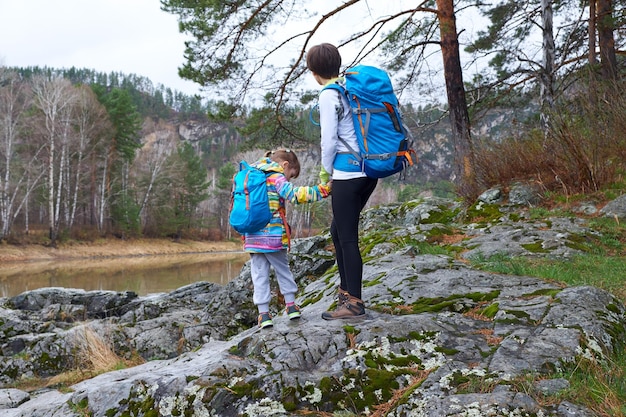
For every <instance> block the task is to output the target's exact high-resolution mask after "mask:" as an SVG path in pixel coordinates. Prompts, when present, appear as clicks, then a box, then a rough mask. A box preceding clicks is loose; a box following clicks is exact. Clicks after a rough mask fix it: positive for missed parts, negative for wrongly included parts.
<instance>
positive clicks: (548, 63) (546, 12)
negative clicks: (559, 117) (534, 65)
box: [540, 0, 555, 137]
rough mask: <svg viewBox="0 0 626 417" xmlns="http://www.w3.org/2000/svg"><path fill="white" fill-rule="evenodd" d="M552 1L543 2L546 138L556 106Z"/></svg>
mask: <svg viewBox="0 0 626 417" xmlns="http://www.w3.org/2000/svg"><path fill="white" fill-rule="evenodd" d="M552 17H553V13H552V0H541V20H542V25H543V72H542V74H541V115H540V119H541V126H542V128H543V132H544V137H545V136H547V135H548V129H549V127H550V116H549V111H550V110H551V109H552V108H553V106H554V54H555V51H554V30H553V26H552Z"/></svg>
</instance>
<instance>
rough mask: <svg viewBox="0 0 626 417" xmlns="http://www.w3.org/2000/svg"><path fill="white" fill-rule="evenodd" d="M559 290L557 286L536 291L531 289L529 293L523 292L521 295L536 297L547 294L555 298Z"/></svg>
mask: <svg viewBox="0 0 626 417" xmlns="http://www.w3.org/2000/svg"><path fill="white" fill-rule="evenodd" d="M561 291H562V290H561V289H558V288H543V289H540V290H537V291H533V292H531V293H530V294H524V295H523V297H537V296H543V295H547V296H549V297H552V298H556V297H557V295H559V293H560V292H561Z"/></svg>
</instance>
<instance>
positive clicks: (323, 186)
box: [317, 182, 331, 198]
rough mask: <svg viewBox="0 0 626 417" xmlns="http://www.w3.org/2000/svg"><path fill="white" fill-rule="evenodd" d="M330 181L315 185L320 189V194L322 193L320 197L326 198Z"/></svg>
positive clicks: (328, 193)
mask: <svg viewBox="0 0 626 417" xmlns="http://www.w3.org/2000/svg"><path fill="white" fill-rule="evenodd" d="M330 184H331V183H330V182H329V183H326V184H320V185H318V186H317V188H319V189H320V194H321V195H322V198H326V197H328V196H329V195H330Z"/></svg>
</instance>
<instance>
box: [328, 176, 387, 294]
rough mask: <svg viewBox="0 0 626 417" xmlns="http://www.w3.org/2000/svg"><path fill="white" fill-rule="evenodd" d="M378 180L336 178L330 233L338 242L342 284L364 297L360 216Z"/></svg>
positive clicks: (344, 287)
mask: <svg viewBox="0 0 626 417" xmlns="http://www.w3.org/2000/svg"><path fill="white" fill-rule="evenodd" d="M377 182H378V180H376V179H374V178H368V177H362V178H355V179H351V180H333V185H332V207H333V221H332V223H331V224H330V234H331V236H332V239H333V244H334V245H335V253H336V256H337V266H338V268H339V277H340V278H341V282H340V287H341V289H343V290H346V291H348V292H349V293H350V295H352V296H353V297H356V298H359V299H360V298H361V284H362V281H363V260H362V259H361V252H360V251H359V217H360V214H361V210H363V207H365V204H366V203H367V200H368V199H369V198H370V196H371V195H372V192H374V189H375V188H376V184H377Z"/></svg>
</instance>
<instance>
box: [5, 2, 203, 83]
mask: <svg viewBox="0 0 626 417" xmlns="http://www.w3.org/2000/svg"><path fill="white" fill-rule="evenodd" d="M184 41H185V37H184V36H183V35H182V34H180V33H179V32H178V23H177V16H176V15H173V14H169V13H166V12H163V11H161V9H160V2H159V1H158V0H0V64H3V65H6V66H16V67H26V66H40V67H44V66H48V67H53V68H71V67H72V66H74V67H76V68H88V69H93V70H96V71H101V72H107V73H108V72H111V71H118V72H122V73H124V74H136V75H139V76H144V77H146V78H149V79H150V80H151V81H152V82H153V83H154V84H155V85H157V84H163V85H165V86H166V87H169V88H172V89H174V90H178V91H182V92H184V93H187V94H196V93H199V87H198V86H197V85H196V84H195V83H192V82H191V81H184V80H181V79H180V78H179V77H178V67H180V66H181V65H182V64H183V62H184V58H183V50H184V47H185V45H184Z"/></svg>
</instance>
